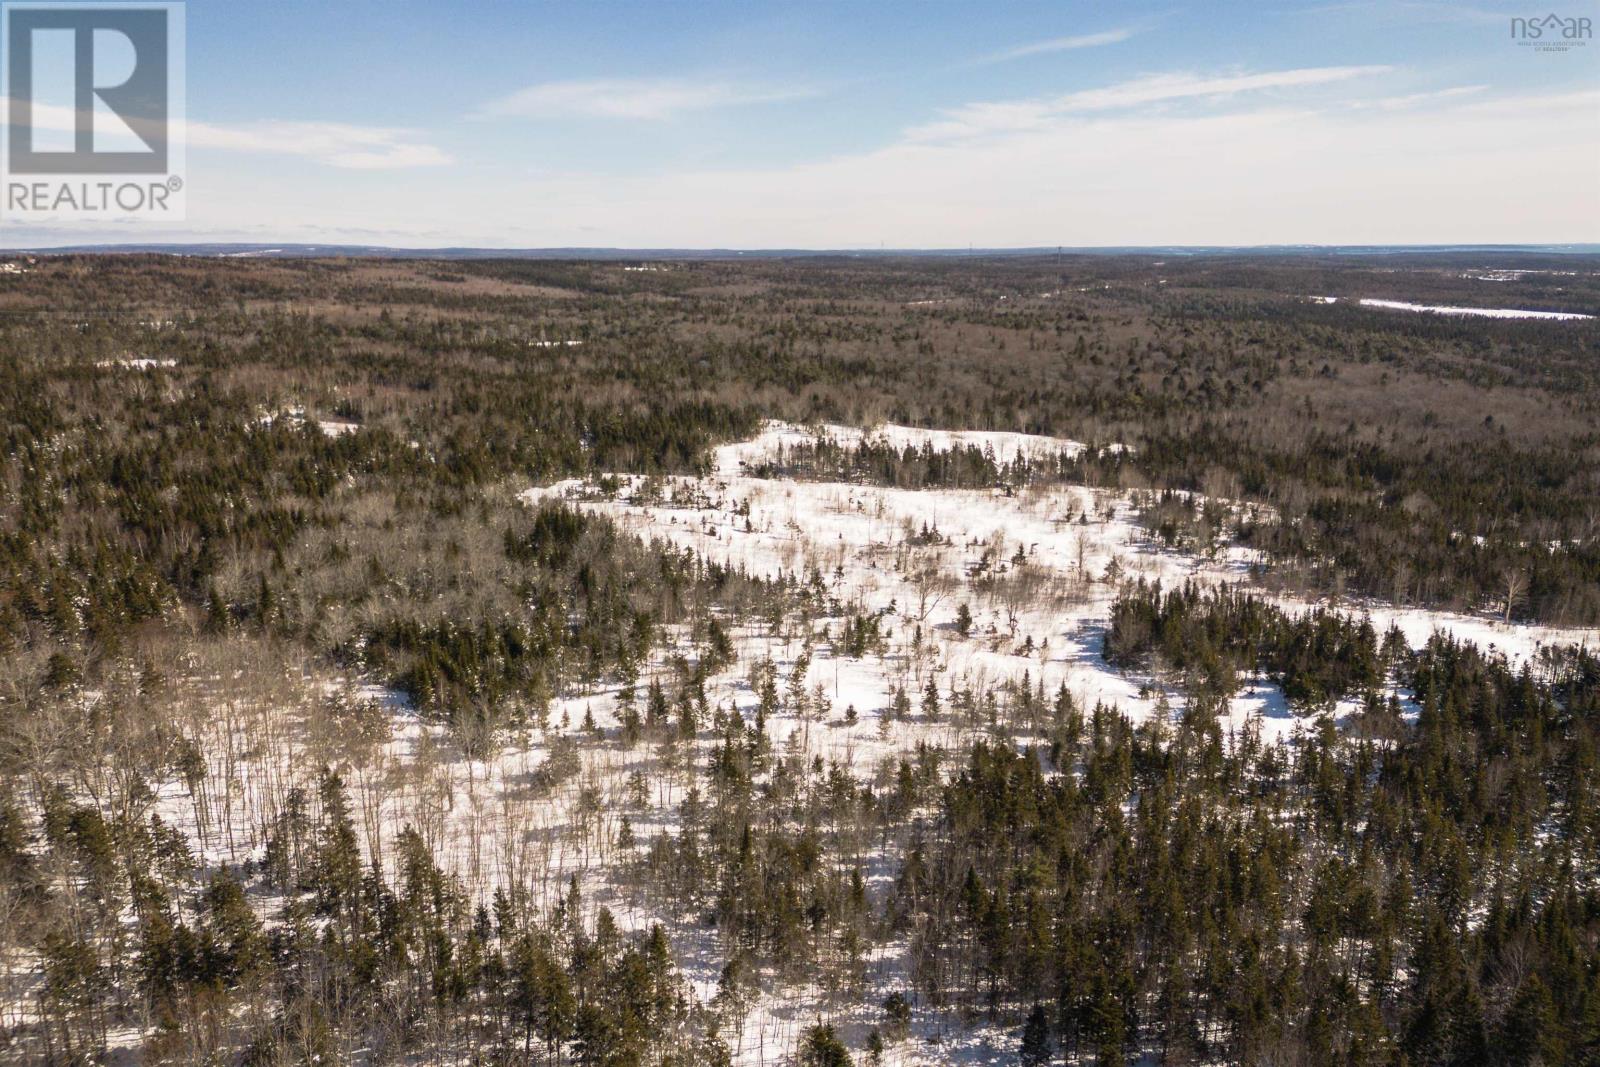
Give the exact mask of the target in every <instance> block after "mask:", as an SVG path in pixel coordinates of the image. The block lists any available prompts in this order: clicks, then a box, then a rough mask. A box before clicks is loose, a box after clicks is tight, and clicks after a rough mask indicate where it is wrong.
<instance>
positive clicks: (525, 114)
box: [478, 78, 814, 119]
mask: <svg viewBox="0 0 1600 1067" xmlns="http://www.w3.org/2000/svg"><path fill="white" fill-rule="evenodd" d="M811 95H814V93H813V92H811V91H810V90H805V89H780V88H771V87H762V86H752V85H738V84H735V83H731V82H723V81H696V80H692V79H687V78H596V79H589V80H579V81H556V82H545V83H543V84H541V85H530V86H529V87H527V88H526V89H519V90H518V91H516V92H514V93H511V94H509V95H507V96H503V97H500V98H499V99H497V100H492V101H490V102H489V103H488V104H486V105H484V107H483V108H481V109H480V111H479V113H478V114H479V117H481V118H525V119H560V118H605V119H668V118H673V117H675V116H678V115H681V114H685V113H687V112H692V111H709V110H712V109H714V108H725V107H741V106H744V105H747V104H763V103H770V102H772V101H776V100H794V99H798V98H800V97H805V96H811Z"/></svg>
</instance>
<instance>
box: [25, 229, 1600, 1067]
mask: <svg viewBox="0 0 1600 1067" xmlns="http://www.w3.org/2000/svg"><path fill="white" fill-rule="evenodd" d="M1485 255H1486V254H1476V253H1475V254H1471V255H1468V254H1466V253H1452V254H1448V255H1446V254H1437V255H1431V256H1430V255H1423V254H1417V255H1406V256H1394V257H1376V256H1375V257H1370V258H1364V257H1360V256H1346V257H1327V258H1323V257H1319V256H1312V255H1306V256H1280V257H1274V256H1266V255H1262V256H1243V255H1218V256H1190V257H1185V258H1181V259H1180V258H1176V257H1174V258H1168V259H1162V258H1161V257H1158V256H1152V255H1127V256H1053V257H1051V256H1045V257H1006V258H1003V259H986V258H984V257H981V256H980V257H971V258H967V257H947V258H939V259H915V258H905V259H899V258H893V257H882V258H873V259H870V260H868V259H859V260H858V259H852V258H846V257H817V258H804V257H801V258H792V259H768V260H752V261H749V262H744V261H740V262H732V261H719V260H714V259H705V260H695V261H692V262H663V263H659V264H653V265H652V269H651V270H649V271H639V270H637V269H632V270H630V269H629V265H628V264H623V263H617V262H586V261H581V260H574V261H552V260H538V261H534V260H509V259H508V260H496V259H473V260H461V261H429V260H423V259H408V260H388V259H382V258H370V259H361V258H352V259H291V258H285V259H262V260H240V259H232V260H230V259H208V258H203V257H180V256H157V255H101V256H91V255H82V256H78V255H59V256H30V257H13V258H14V259H15V260H16V262H17V265H18V270H17V271H16V272H15V273H8V274H5V275H3V276H0V277H3V278H4V281H3V283H0V347H3V351H4V353H5V355H4V358H3V359H0V409H3V412H4V419H3V422H0V434H3V441H0V443H3V448H0V492H3V499H4V502H3V506H0V656H3V657H4V670H3V671H0V723H3V726H0V1056H3V1057H4V1058H5V1060H6V1061H7V1062H14V1063H19V1064H21V1063H38V1064H52V1065H54V1064H87V1063H174V1064H177V1063H183V1064H188V1063H195V1064H200V1063H205V1064H219V1063H228V1064H250V1065H268V1064H272V1065H277V1064H285V1065H287V1064H310V1063H328V1062H338V1063H362V1064H389V1063H409V1062H429V1063H445V1062H450V1063H462V1064H467V1063H472V1064H511V1063H518V1064H521V1063H540V1064H542V1063H551V1064H557V1063H574V1064H605V1065H632V1064H640V1065H645V1064H649V1065H662V1067H665V1065H669V1064H670V1065H689V1064H708V1065H710V1064H733V1063H760V1064H762V1065H763V1067H765V1065H766V1064H772V1063H785V1064H786V1063H795V1064H802V1065H807V1067H809V1065H830V1067H832V1065H839V1064H846V1063H856V1064H863V1065H865V1064H872V1065H878V1064H891V1065H900V1064H914V1063H946V1062H962V1063H969V1062H970V1063H979V1062H982V1063H1017V1062H1021V1063H1023V1064H1028V1065H1041V1064H1088V1063H1094V1064H1101V1065H1107V1064H1122V1063H1134V1062H1140V1061H1141V1058H1148V1059H1147V1060H1145V1061H1146V1062H1159V1063H1167V1064H1175V1065H1185V1064H1222V1063H1248V1064H1318V1065H1321V1064H1328V1065H1334V1064H1338V1065H1357V1064H1362V1065H1366V1064H1371V1065H1394V1067H1401V1065H1406V1067H1413V1065H1415V1067H1420V1065H1424V1064H1441V1065H1442V1064H1460V1065H1468V1064H1496V1065H1500V1064H1505V1065H1511V1064H1519V1065H1520V1064H1527V1065H1533V1064H1543V1065H1553V1064H1568V1063H1571V1064H1584V1063H1600V652H1597V645H1600V630H1597V629H1596V628H1597V627H1600V431H1597V429H1596V427H1597V426H1600V325H1597V323H1600V319H1594V318H1583V319H1576V320H1544V319H1515V318H1478V317H1473V316H1442V315H1428V314H1419V313H1412V312H1407V311H1403V310H1400V311H1397V310H1387V309H1383V308H1374V307H1370V306H1363V305H1362V304H1361V303H1360V300H1361V299H1363V298H1380V299H1391V300H1406V301H1416V302H1419V303H1428V304H1441V305H1451V306H1462V307H1480V308H1520V309H1528V310H1561V311H1569V312H1577V313H1581V314H1585V315H1600V259H1597V258H1596V257H1592V256H1578V255H1574V256H1562V257H1555V256H1532V255H1512V254H1505V255H1499V256H1494V257H1491V258H1493V262H1492V263H1491V262H1487V261H1486V260H1485V259H1484V256H1485ZM1491 267H1492V268H1495V269H1496V270H1497V271H1505V270H1509V271H1511V272H1512V273H1513V274H1514V275H1515V277H1514V278H1512V280H1496V281H1494V282H1493V283H1489V282H1486V281H1485V280H1484V272H1485V271H1486V270H1487V269H1488V268H1491ZM1312 296H1316V297H1318V298H1319V299H1311V297H1312ZM1330 298H1337V299H1330ZM772 441H776V443H775V444H771V445H770V447H769V444H768V443H769V442H772ZM1486 635H1487V636H1486Z"/></svg>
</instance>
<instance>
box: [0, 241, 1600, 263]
mask: <svg viewBox="0 0 1600 1067" xmlns="http://www.w3.org/2000/svg"><path fill="white" fill-rule="evenodd" d="M0 251H4V252H11V253H20V252H27V253H33V254H47V255H48V254H55V255H68V254H147V255H148V254H157V255H172V256H211V257H219V258H226V257H239V258H260V259H266V258H304V257H307V256H316V257H328V256H348V257H377V258H396V259H588V260H637V259H676V260H733V259H800V258H815V257H848V258H875V259H876V258H897V257H951V258H954V257H1000V256H1005V257H1011V256H1046V255H1055V254H1057V253H1062V254H1070V255H1078V256H1082V255H1129V254H1146V255H1168V256H1230V255H1248V256H1378V255H1382V256H1392V255H1440V254H1461V253H1496V254H1535V255H1574V254H1577V255H1582V254H1596V253H1600V244H1525V245H1494V244H1457V245H1255V246H1246V245H1238V246H1228V245H1190V246H1183V245H1170V246H1161V245H1145V246H1137V245H1127V246H1108V247H1096V248H1077V247H1069V246H1062V247H1057V246H1054V245H1050V246H1039V247H1035V248H963V249H950V248H890V249H806V248H762V249H747V250H740V249H730V248H474V247H466V246H463V247H444V248H394V247H388V246H384V245H337V244H334V245H328V244H324V245H316V244H229V243H217V244H84V245H56V246H49V247H43V246H12V247H10V248H6V249H0Z"/></svg>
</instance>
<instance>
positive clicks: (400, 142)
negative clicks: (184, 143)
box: [188, 120, 451, 170]
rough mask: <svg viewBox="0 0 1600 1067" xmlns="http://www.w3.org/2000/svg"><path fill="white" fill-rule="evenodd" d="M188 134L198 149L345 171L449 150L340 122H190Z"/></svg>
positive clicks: (398, 164) (437, 161)
mask: <svg viewBox="0 0 1600 1067" xmlns="http://www.w3.org/2000/svg"><path fill="white" fill-rule="evenodd" d="M188 139H189V143H190V144H191V145H196V146H199V147H202V148H220V149H227V150H229V151H235V152H260V153H266V154H272V155H288V156H304V157H306V158H309V159H314V160H316V161H318V162H320V163H325V164H327V165H328V166H330V167H342V168H346V169H350V170H394V169H401V168H409V167H435V166H441V165H443V164H446V163H449V162H450V161H451V160H450V157H449V155H447V154H446V153H445V152H444V151H442V150H441V149H439V148H438V147H436V146H435V145H432V144H429V143H427V142H426V141H424V140H421V139H420V137H419V135H418V134H417V132H416V131H414V130H407V129H402V128H399V127H389V126H357V125H352V124H349V123H343V122H292V121H276V120H274V121H265V122H252V123H245V124H240V125H218V124H215V123H209V122H190V123H189V124H188Z"/></svg>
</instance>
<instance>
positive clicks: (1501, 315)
mask: <svg viewBox="0 0 1600 1067" xmlns="http://www.w3.org/2000/svg"><path fill="white" fill-rule="evenodd" d="M1489 280H1493V281H1504V280H1506V279H1503V278H1494V279H1489ZM1308 299H1310V300H1313V301H1315V302H1316V303H1318V304H1337V303H1338V302H1339V298H1338V297H1336V296H1313V297H1309V298H1308ZM1356 303H1358V304H1360V305H1361V306H1362V307H1367V308H1379V309H1382V310H1385V311H1423V312H1427V313H1429V314H1432V315H1473V316H1477V317H1479V318H1487V319H1557V320H1562V321H1565V320H1571V319H1592V318H1594V316H1593V315H1585V314H1582V313H1581V312H1577V311H1527V310H1524V309H1521V308H1476V307H1455V306H1451V305H1449V304H1412V303H1409V302H1407V301H1404V300H1376V299H1371V298H1364V299H1361V300H1358V301H1356Z"/></svg>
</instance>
